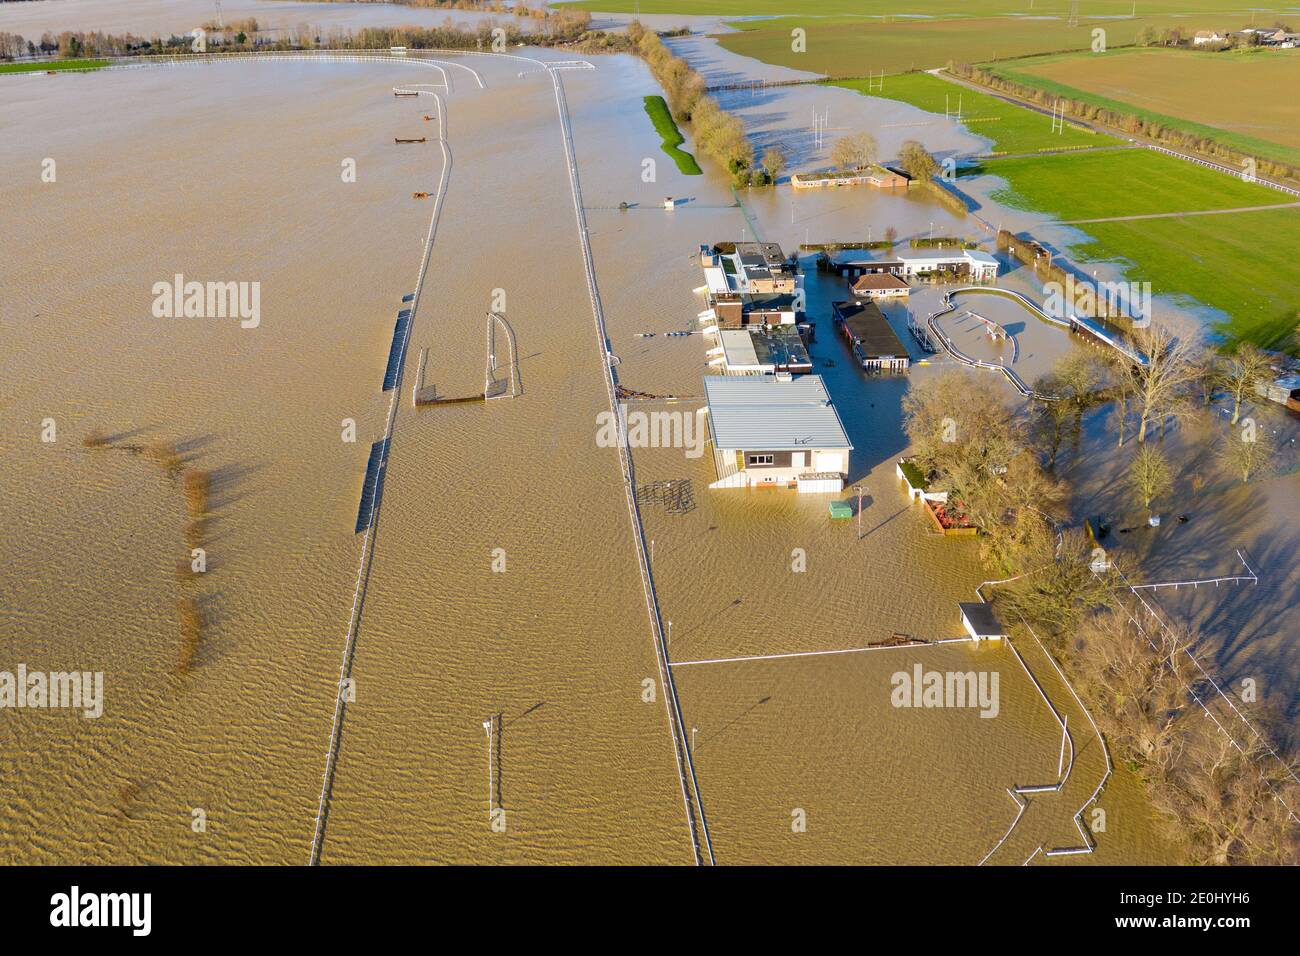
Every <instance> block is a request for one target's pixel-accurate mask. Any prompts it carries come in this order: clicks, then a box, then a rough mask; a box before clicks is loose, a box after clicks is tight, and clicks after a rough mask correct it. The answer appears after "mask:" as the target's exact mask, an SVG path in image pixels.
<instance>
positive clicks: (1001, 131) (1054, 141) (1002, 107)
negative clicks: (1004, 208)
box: [831, 73, 1119, 153]
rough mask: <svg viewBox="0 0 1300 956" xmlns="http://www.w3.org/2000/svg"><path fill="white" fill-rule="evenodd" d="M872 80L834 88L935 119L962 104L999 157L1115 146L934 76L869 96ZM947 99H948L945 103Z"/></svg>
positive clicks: (913, 77)
mask: <svg viewBox="0 0 1300 956" xmlns="http://www.w3.org/2000/svg"><path fill="white" fill-rule="evenodd" d="M869 82H870V81H868V80H835V81H833V82H832V83H831V85H832V86H842V87H845V88H846V89H850V90H857V91H858V92H859V93H863V94H866V95H867V96H881V97H884V98H886V99H891V100H899V101H900V102H903V103H910V104H911V105H913V106H916V107H920V108H921V109H923V110H925V111H926V112H929V113H939V114H941V115H942V114H943V112H944V110H945V109H948V110H949V111H950V112H951V113H956V111H957V105H958V102H959V101H960V103H961V115H962V120H963V121H964V122H965V123H966V128H967V129H969V130H970V131H971V132H972V133H974V134H975V135H977V136H987V137H988V138H989V139H991V140H993V146H992V151H993V152H995V153H1032V152H1038V151H1040V150H1048V149H1067V148H1073V147H1079V146H1113V145H1115V144H1116V143H1118V142H1119V140H1116V139H1114V138H1112V137H1110V136H1106V135H1103V134H1099V133H1091V132H1088V131H1087V130H1084V129H1080V128H1079V127H1077V126H1072V125H1070V124H1069V123H1066V126H1065V129H1064V131H1063V132H1061V133H1053V132H1052V119H1051V117H1050V116H1044V115H1043V114H1042V113H1037V112H1035V111H1033V110H1030V109H1026V108H1025V107H1023V106H1015V105H1013V104H1011V103H1007V102H1004V101H1003V100H1000V99H997V98H996V97H993V96H989V95H987V94H985V93H979V92H977V91H975V90H971V89H967V88H965V87H962V86H958V85H957V84H956V83H950V82H948V81H947V80H943V79H940V78H939V77H937V76H931V75H930V74H929V73H904V74H901V75H898V76H887V77H885V78H884V83H883V86H882V85H881V84H880V83H879V81H878V82H877V84H876V85H877V86H880V87H881V88H880V89H875V90H869V89H868V84H869ZM945 98H946V99H945Z"/></svg>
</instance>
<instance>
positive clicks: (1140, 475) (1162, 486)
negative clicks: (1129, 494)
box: [1128, 445, 1174, 511]
mask: <svg viewBox="0 0 1300 956" xmlns="http://www.w3.org/2000/svg"><path fill="white" fill-rule="evenodd" d="M1128 478H1129V484H1130V485H1132V486H1133V491H1134V492H1135V493H1136V494H1137V496H1138V498H1139V499H1140V500H1141V501H1142V507H1144V508H1146V509H1147V510H1148V511H1149V510H1150V509H1151V502H1153V501H1154V500H1155V499H1157V498H1162V497H1164V496H1165V495H1167V494H1169V492H1171V491H1172V490H1173V488H1174V481H1173V477H1172V475H1171V474H1170V472H1169V462H1168V461H1166V460H1165V456H1164V455H1162V454H1161V453H1160V452H1159V451H1158V450H1157V449H1155V448H1152V447H1151V446H1150V445H1144V446H1143V447H1141V448H1139V449H1138V453H1137V454H1136V455H1134V456H1133V461H1132V462H1131V463H1130V464H1129V468H1128Z"/></svg>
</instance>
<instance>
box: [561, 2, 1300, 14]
mask: <svg viewBox="0 0 1300 956" xmlns="http://www.w3.org/2000/svg"><path fill="white" fill-rule="evenodd" d="M565 6H575V7H581V8H583V9H586V10H599V11H604V12H606V13H638V12H639V13H679V14H688V15H695V16H729V17H744V16H748V17H757V16H778V15H780V14H789V13H791V12H792V11H795V10H797V9H799V8H800V7H805V8H807V12H808V15H810V16H828V17H831V16H859V17H864V16H876V17H879V16H890V17H897V16H907V15H910V16H931V17H940V16H948V17H951V16H966V17H987V16H1005V15H1013V14H1025V15H1029V16H1050V15H1054V14H1055V15H1059V14H1068V13H1069V12H1070V7H1071V3H1070V0H1033V2H1032V3H1031V2H1030V0H817V2H815V3H810V2H808V0H581V2H577V3H572V4H565ZM1254 6H1258V4H1252V3H1250V2H1249V0H1139V2H1138V4H1137V8H1138V13H1139V14H1141V15H1144V16H1145V15H1150V14H1154V13H1192V12H1198V11H1212V12H1219V11H1225V10H1241V11H1249V10H1250V9H1251V8H1252V7H1254ZM1132 9H1133V0H1079V3H1078V11H1079V14H1080V16H1093V17H1096V16H1128V15H1129V13H1130V12H1131V11H1132ZM1261 9H1263V8H1262V7H1261ZM1278 9H1279V10H1281V9H1283V8H1282V7H1279V8H1278ZM1247 15H1249V14H1247Z"/></svg>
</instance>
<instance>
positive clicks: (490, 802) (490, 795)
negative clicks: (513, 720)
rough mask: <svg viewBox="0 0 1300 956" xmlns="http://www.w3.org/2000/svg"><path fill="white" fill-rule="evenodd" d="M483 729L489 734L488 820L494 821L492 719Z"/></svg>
mask: <svg viewBox="0 0 1300 956" xmlns="http://www.w3.org/2000/svg"><path fill="white" fill-rule="evenodd" d="M483 729H484V730H485V731H486V732H487V742H488V819H489V820H491V819H492V811H493V809H494V808H495V806H496V796H495V794H493V792H492V781H493V777H492V718H491V717H489V718H488V719H487V720H485V721H483Z"/></svg>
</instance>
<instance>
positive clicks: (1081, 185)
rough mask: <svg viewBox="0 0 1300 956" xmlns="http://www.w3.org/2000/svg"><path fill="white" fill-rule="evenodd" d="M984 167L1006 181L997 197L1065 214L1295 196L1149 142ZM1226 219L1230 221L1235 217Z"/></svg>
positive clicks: (1179, 208) (1186, 208) (1185, 208)
mask: <svg viewBox="0 0 1300 956" xmlns="http://www.w3.org/2000/svg"><path fill="white" fill-rule="evenodd" d="M983 168H984V171H985V172H987V173H990V174H992V175H995V176H1001V177H1002V178H1004V179H1006V180H1007V184H1008V185H1007V186H1005V187H1003V188H1000V189H998V190H996V191H994V193H993V199H994V200H995V201H997V202H1000V203H1003V204H1005V205H1008V206H1015V207H1017V208H1019V209H1030V210H1036V211H1038V212H1045V213H1048V214H1050V215H1052V216H1054V217H1056V218H1057V219H1067V220H1073V219H1101V218H1104V217H1108V216H1139V215H1144V214H1147V213H1159V212H1190V211H1194V210H1201V209H1234V208H1237V207H1243V206H1267V205H1273V204H1275V203H1282V202H1289V201H1291V200H1292V198H1293V197H1289V196H1287V195H1286V194H1285V193H1280V192H1277V191H1276V190H1273V189H1269V188H1268V187H1266V186H1260V185H1259V184H1257V183H1248V182H1245V181H1243V180H1241V179H1239V178H1237V177H1235V176H1228V175H1226V174H1224V173H1219V172H1215V171H1214V170H1211V169H1206V168H1205V167H1203V166H1197V165H1196V164H1195V163H1189V162H1185V161H1184V160H1181V159H1175V158H1173V157H1172V156H1166V155H1163V154H1161V153H1156V152H1153V151H1151V150H1148V149H1125V150H1102V151H1096V152H1092V151H1081V152H1075V153H1059V154H1056V155H1044V156H1030V157H1011V158H1008V159H991V160H988V161H986V162H985V163H984V166H983ZM1220 221H1221V222H1222V223H1223V226H1222V227H1223V228H1227V224H1228V222H1230V221H1231V220H1227V219H1223V220H1220Z"/></svg>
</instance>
